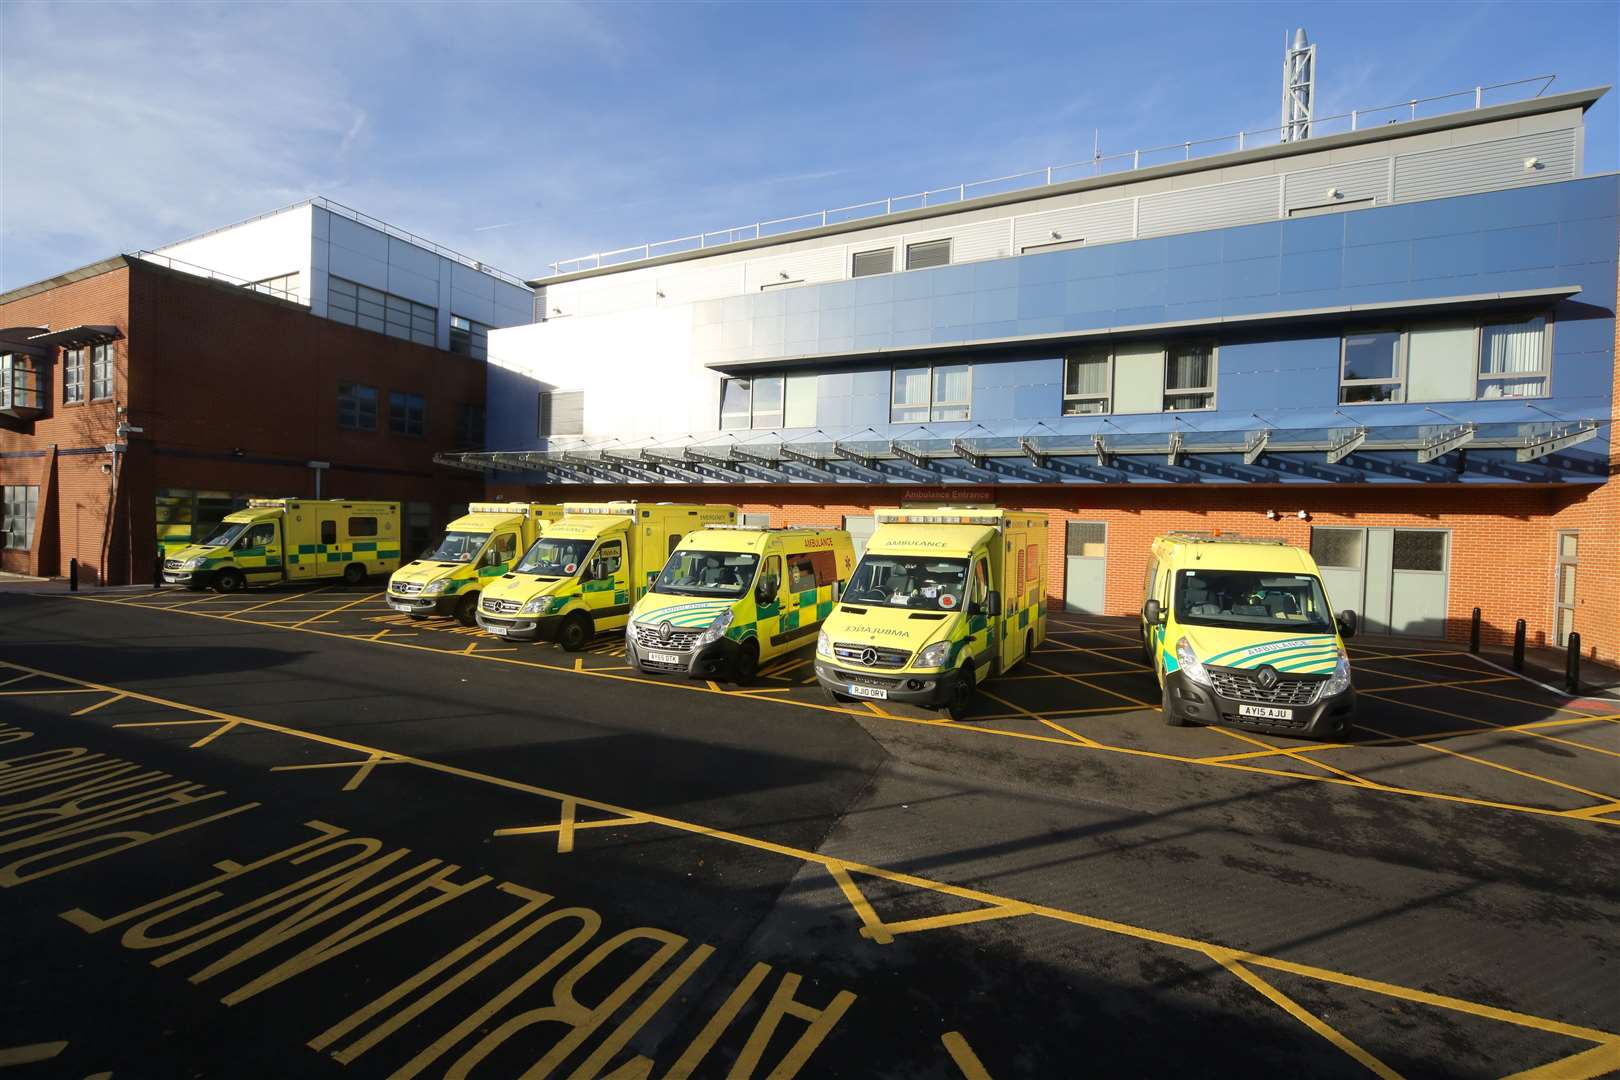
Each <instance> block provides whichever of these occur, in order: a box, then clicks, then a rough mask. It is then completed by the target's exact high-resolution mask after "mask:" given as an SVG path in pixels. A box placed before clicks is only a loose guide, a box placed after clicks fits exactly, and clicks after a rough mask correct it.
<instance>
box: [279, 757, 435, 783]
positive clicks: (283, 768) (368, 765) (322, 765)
mask: <svg viewBox="0 0 1620 1080" xmlns="http://www.w3.org/2000/svg"><path fill="white" fill-rule="evenodd" d="M403 764H408V763H407V762H406V760H405V759H404V758H401V757H395V756H394V755H393V754H390V753H388V752H387V751H384V750H375V751H373V752H372V753H370V754H369V755H367V757H366V759H365V760H364V761H321V762H317V763H315V764H313V765H276V766H274V767H272V768H271V770H270V771H271V772H300V771H302V770H305V769H354V770H355V773H354V775H353V776H351V777H349V782H348V783H346V784H344V785H343V790H344V791H353V790H355V789H356V788H358V787H359V786H360V785H361V784H363V783H365V781H366V777H368V776H370V775H371V770H372V769H375V768H376V767H377V766H378V765H403Z"/></svg>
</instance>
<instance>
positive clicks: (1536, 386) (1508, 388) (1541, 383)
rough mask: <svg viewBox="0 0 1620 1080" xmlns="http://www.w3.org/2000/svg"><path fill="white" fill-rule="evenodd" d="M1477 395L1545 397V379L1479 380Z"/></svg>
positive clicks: (1486, 396) (1487, 396)
mask: <svg viewBox="0 0 1620 1080" xmlns="http://www.w3.org/2000/svg"><path fill="white" fill-rule="evenodd" d="M1479 396H1480V397H1482V398H1524V397H1546V396H1547V380H1546V379H1544V378H1534V379H1488V380H1481V381H1480V384H1479Z"/></svg>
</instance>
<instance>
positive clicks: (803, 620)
mask: <svg viewBox="0 0 1620 1080" xmlns="http://www.w3.org/2000/svg"><path fill="white" fill-rule="evenodd" d="M854 570H855V548H854V546H853V545H852V544H851V543H850V539H849V533H847V532H845V531H844V530H843V529H811V528H803V529H757V528H753V527H750V526H747V525H711V526H709V527H708V528H706V529H700V530H699V531H697V532H694V533H689V534H688V535H687V536H686V538H685V539H683V540H682V541H681V542H680V546H679V547H677V548H676V549H675V551H674V553H673V554H671V555H670V557H669V561H668V562H667V563H665V564H664V569H663V572H662V573H661V574H659V575H658V579H657V580H656V581H654V582H653V584H652V587H651V588H650V589H649V590H648V591H647V593H646V595H645V596H643V597H642V598H641V599H640V600H638V601H637V602H636V606H635V607H634V608H633V609H632V610H631V612H630V621H629V623H627V624H626V625H625V628H624V655H625V657H626V658H628V659H629V661H630V663H632V664H633V665H635V666H636V667H637V668H639V669H640V670H642V671H645V672H656V673H667V672H677V673H680V674H685V675H688V676H695V677H707V678H713V677H717V676H724V677H729V678H731V680H732V681H733V682H736V683H737V684H738V685H742V686H746V685H747V684H748V683H750V682H752V681H753V679H754V675H755V673H756V672H757V671H758V670H759V665H760V663H761V661H764V660H770V659H772V658H773V657H776V656H779V655H781V654H782V653H786V652H791V651H792V650H794V649H797V648H799V647H800V646H801V645H805V644H807V643H808V641H809V638H810V635H812V634H814V633H815V632H816V631H817V630H818V629H819V628H820V627H821V623H822V620H824V619H826V617H827V615H828V614H829V613H830V612H831V611H832V608H833V604H834V602H835V601H836V600H837V599H838V593H839V590H840V588H841V587H842V585H843V583H844V582H846V581H848V580H849V579H850V575H851V574H852V573H853V572H854Z"/></svg>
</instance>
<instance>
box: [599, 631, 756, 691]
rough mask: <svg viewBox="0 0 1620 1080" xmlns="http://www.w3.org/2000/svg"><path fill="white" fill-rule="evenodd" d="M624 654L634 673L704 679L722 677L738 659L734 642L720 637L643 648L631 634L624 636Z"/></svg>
mask: <svg viewBox="0 0 1620 1080" xmlns="http://www.w3.org/2000/svg"><path fill="white" fill-rule="evenodd" d="M624 655H625V658H626V659H628V660H629V661H630V663H631V664H633V665H634V666H635V668H636V670H638V671H642V672H645V673H646V674H648V675H685V676H687V677H689V678H694V679H706V678H714V677H716V676H723V675H725V674H727V673H728V672H730V671H731V670H732V664H733V662H734V661H735V660H736V659H737V643H736V642H735V641H732V640H731V639H730V638H721V639H720V640H719V641H711V642H710V643H709V644H707V645H698V646H693V645H687V646H685V647H681V646H674V645H671V646H660V645H642V644H639V643H638V642H637V641H636V635H635V634H634V632H633V631H632V632H630V633H627V634H626V635H625V639H624Z"/></svg>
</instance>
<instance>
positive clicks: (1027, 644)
mask: <svg viewBox="0 0 1620 1080" xmlns="http://www.w3.org/2000/svg"><path fill="white" fill-rule="evenodd" d="M1034 655H1035V631H1033V630H1030V631H1029V632H1027V633H1026V634H1024V655H1023V656H1020V657H1019V658H1018V666H1019V667H1023V666H1024V665H1025V664H1027V663H1029V658H1030V657H1032V656H1034Z"/></svg>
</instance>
